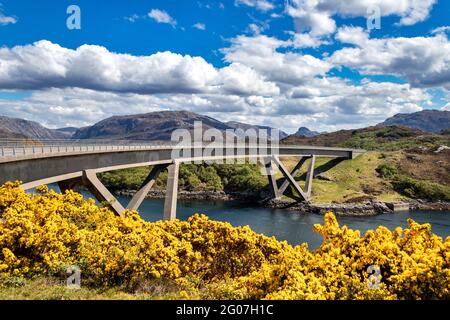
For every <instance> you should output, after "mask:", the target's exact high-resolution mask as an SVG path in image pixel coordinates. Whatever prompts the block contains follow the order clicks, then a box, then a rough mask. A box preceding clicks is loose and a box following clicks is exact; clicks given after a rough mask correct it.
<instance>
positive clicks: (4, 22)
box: [0, 4, 17, 26]
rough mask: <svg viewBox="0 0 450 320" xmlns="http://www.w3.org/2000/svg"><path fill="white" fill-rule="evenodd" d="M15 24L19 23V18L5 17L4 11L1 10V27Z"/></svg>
mask: <svg viewBox="0 0 450 320" xmlns="http://www.w3.org/2000/svg"><path fill="white" fill-rule="evenodd" d="M0 5H1V4H0ZM15 23H17V18H16V17H13V16H7V15H5V14H4V13H3V12H2V9H1V8H0V26H6V25H8V24H15Z"/></svg>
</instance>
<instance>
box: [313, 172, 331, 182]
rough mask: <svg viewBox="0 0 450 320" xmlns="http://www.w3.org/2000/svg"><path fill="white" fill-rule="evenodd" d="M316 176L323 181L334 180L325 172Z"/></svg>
mask: <svg viewBox="0 0 450 320" xmlns="http://www.w3.org/2000/svg"><path fill="white" fill-rule="evenodd" d="M315 178H316V179H319V180H323V181H334V180H333V179H332V178H331V177H329V176H327V175H326V174H325V173H320V174H318V175H317V176H315Z"/></svg>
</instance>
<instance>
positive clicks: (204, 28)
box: [193, 22, 206, 30]
mask: <svg viewBox="0 0 450 320" xmlns="http://www.w3.org/2000/svg"><path fill="white" fill-rule="evenodd" d="M193 27H194V28H195V29H198V30H206V25H205V24H204V23H200V22H197V23H196V24H194V25H193Z"/></svg>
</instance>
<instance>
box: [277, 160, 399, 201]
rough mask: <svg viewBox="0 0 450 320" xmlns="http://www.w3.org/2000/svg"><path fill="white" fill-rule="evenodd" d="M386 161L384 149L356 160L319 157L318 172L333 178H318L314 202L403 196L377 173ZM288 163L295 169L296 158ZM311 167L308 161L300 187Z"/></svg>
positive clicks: (302, 172)
mask: <svg viewBox="0 0 450 320" xmlns="http://www.w3.org/2000/svg"><path fill="white" fill-rule="evenodd" d="M330 162H331V163H330ZM385 162H386V159H385V155H383V154H382V153H380V152H368V153H366V154H363V155H361V156H359V157H357V158H355V159H353V160H347V161H342V162H336V161H333V160H330V159H327V158H318V159H316V165H315V172H316V173H320V175H322V176H324V177H325V178H326V179H327V180H329V181H327V180H323V179H320V178H316V179H315V180H314V182H313V189H312V197H313V199H312V200H313V202H315V203H332V202H345V201H350V200H351V199H358V198H361V199H363V198H373V199H376V200H380V201H394V200H399V199H401V198H402V196H401V195H400V194H399V193H397V192H396V191H395V190H394V189H393V187H392V186H391V185H390V184H389V183H386V181H384V179H382V178H381V177H380V176H379V174H378V172H377V168H378V167H379V166H380V165H381V164H383V163H385ZM285 163H286V164H287V167H289V168H293V167H294V165H295V163H296V160H293V159H290V160H285ZM307 167H308V163H306V165H305V166H304V168H303V170H301V171H300V172H299V174H298V175H297V177H296V180H297V181H299V183H300V186H303V185H304V181H305V179H306V168H307ZM330 167H331V168H330ZM324 170H326V171H324ZM323 171H324V172H323ZM321 172H322V173H321Z"/></svg>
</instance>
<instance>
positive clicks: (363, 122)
mask: <svg viewBox="0 0 450 320" xmlns="http://www.w3.org/2000/svg"><path fill="white" fill-rule="evenodd" d="M336 37H337V39H339V41H342V42H345V43H348V44H350V45H351V46H352V47H351V48H344V49H342V50H348V49H351V50H359V51H364V50H366V49H367V48H369V47H371V46H374V45H375V44H374V42H373V41H384V40H386V41H387V43H385V44H384V45H383V46H381V48H382V49H383V50H381V51H380V50H378V51H375V53H374V55H376V54H379V55H381V57H376V59H375V58H374V59H375V60H374V61H372V62H371V63H372V64H374V65H373V66H372V67H371V66H370V64H368V63H362V62H361V63H360V61H359V60H360V59H362V58H360V56H364V55H362V54H360V55H358V54H356V55H355V56H352V55H345V54H343V53H342V50H339V51H337V52H336V53H335V54H336V55H333V56H331V57H329V58H324V59H319V58H317V57H313V56H311V55H308V54H302V53H300V52H298V51H296V50H293V49H295V48H296V47H298V44H297V45H296V43H295V41H294V40H295V35H293V38H292V39H289V40H279V39H276V38H274V37H268V36H265V35H257V36H252V37H249V36H238V37H236V38H234V39H232V40H231V44H230V46H229V47H228V48H225V49H223V53H224V55H225V61H226V62H228V65H227V66H225V67H222V68H216V67H214V66H212V65H211V64H209V63H208V62H207V61H205V60H204V59H203V58H201V57H191V56H187V55H186V56H183V55H179V54H175V53H172V52H160V53H155V54H152V55H150V56H132V55H128V54H117V53H114V52H110V51H108V50H107V49H106V48H104V47H100V46H92V45H84V46H81V47H79V48H78V49H75V50H72V49H67V48H63V47H61V46H59V45H57V44H53V43H51V42H49V41H40V42H37V43H35V44H33V45H27V46H16V47H13V48H1V49H0V61H2V63H1V64H0V90H7V89H10V90H12V89H16V90H32V96H31V97H29V98H25V99H22V100H17V101H11V100H1V99H0V110H1V113H2V114H5V115H11V116H17V117H22V118H26V119H30V120H36V121H39V122H42V123H44V124H46V125H49V126H52V127H62V126H68V125H70V126H72V125H73V126H84V125H88V124H92V123H94V122H96V121H99V120H101V119H103V118H105V117H108V116H111V115H120V114H133V113H145V112H150V111H159V110H167V109H168V110H182V109H185V110H190V111H193V112H199V113H204V114H207V115H209V116H213V117H217V118H219V119H220V120H224V121H227V120H241V121H244V122H251V123H255V124H265V125H270V126H274V127H279V128H282V129H284V130H287V131H292V132H294V131H296V130H297V129H298V127H300V126H302V125H306V126H307V127H310V128H311V129H315V130H320V131H323V130H326V131H331V130H336V129H343V128H347V129H348V128H355V127H363V126H367V125H373V124H376V123H378V122H381V121H383V120H384V119H385V118H386V117H389V116H391V115H394V114H396V113H398V112H412V111H418V110H421V109H422V106H428V105H430V104H432V101H431V100H432V99H431V96H430V95H429V94H428V93H427V91H426V90H425V89H423V88H420V87H412V86H411V85H410V84H397V83H388V82H382V83H377V82H371V81H370V80H363V81H362V82H361V83H360V84H355V83H352V82H349V81H346V80H344V79H341V78H336V77H331V76H330V75H329V71H330V70H331V69H332V68H334V66H335V63H337V64H338V65H340V64H341V63H343V65H348V66H349V67H354V68H356V69H360V68H361V69H362V68H364V66H366V65H367V66H368V67H369V68H370V70H369V71H370V72H371V73H378V72H379V71H378V69H379V70H385V69H386V68H388V69H389V68H392V65H393V62H392V61H394V60H395V58H390V56H391V55H394V54H397V55H399V54H400V53H401V52H402V50H400V48H402V46H400V44H396V42H395V41H396V40H398V39H389V38H387V39H382V40H380V39H370V38H369V37H368V35H367V34H365V33H364V31H363V30H360V29H358V28H352V27H347V28H342V29H340V30H339V32H338V34H337V35H336ZM439 37H441V38H442V39H444V38H443V36H435V37H431V38H427V39H434V38H439ZM445 39H446V38H445ZM416 40H417V39H414V41H411V42H412V43H413V42H416ZM391 41H394V42H393V43H394V45H392V44H391ZM433 41H437V40H436V39H435V40H433ZM439 41H443V40H439ZM400 42H401V41H400ZM419 44H420V41H419ZM439 44H440V47H439V49H436V46H431V45H430V44H429V43H427V45H428V48H429V52H433V51H435V50H438V52H439V54H442V51H443V50H444V52H446V51H445V50H446V49H445V46H443V42H439ZM375 48H378V47H376V46H375ZM421 48H422V44H420V45H419V49H417V48H414V47H412V48H409V49H408V50H409V51H406V52H409V54H410V55H411V56H412V57H414V55H415V54H416V52H421V51H422V49H421ZM388 49H389V50H388ZM386 50H387V52H385V51H386ZM359 51H358V52H359ZM394 56H395V55H394ZM427 57H428V56H426V57H425V62H424V61H423V60H422V58H423V57H421V58H420V61H421V64H430V62H428V60H427V59H428V58H427ZM338 58H339V59H341V60H338ZM344 58H345V59H344ZM385 58H388V59H387V60H386V61H385V62H384V64H383V61H384V60H383V59H385ZM440 59H441V60H439V59H437V60H434V61H435V63H437V66H440V65H441V64H442V63H443V64H444V65H445V64H446V63H447V62H446V61H447V60H445V59H447V58H440ZM344 60H345V61H344ZM378 60H379V61H378ZM439 61H441V62H439ZM338 62H339V63H338ZM344 62H345V63H344ZM433 63H434V62H431V64H433ZM439 63H441V64H439ZM418 64H419V63H418ZM42 65H45V66H46V68H42ZM447 66H448V63H447ZM421 67H422V68H423V69H422V71H421V72H423V70H428V69H427V68H428V67H423V66H421ZM432 69H433V70H438V69H437V68H436V66H433V67H432ZM86 70H88V71H89V72H85V71H86ZM363 71H364V70H363ZM369 71H365V72H369ZM404 72H405V73H406V72H410V73H411V72H415V71H414V70H413V71H404ZM417 72H418V71H417Z"/></svg>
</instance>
